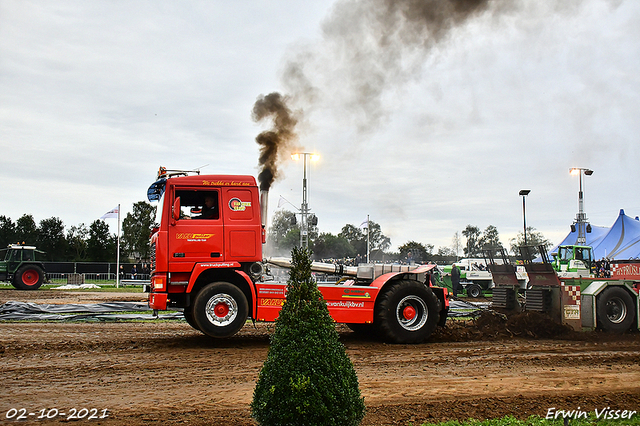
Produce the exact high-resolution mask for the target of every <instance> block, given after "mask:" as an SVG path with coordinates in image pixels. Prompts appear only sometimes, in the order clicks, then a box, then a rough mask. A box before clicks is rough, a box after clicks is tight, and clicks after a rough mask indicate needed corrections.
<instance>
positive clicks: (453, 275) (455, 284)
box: [451, 263, 460, 297]
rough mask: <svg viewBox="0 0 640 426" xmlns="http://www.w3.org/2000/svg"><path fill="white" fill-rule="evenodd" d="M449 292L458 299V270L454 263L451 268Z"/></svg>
mask: <svg viewBox="0 0 640 426" xmlns="http://www.w3.org/2000/svg"><path fill="white" fill-rule="evenodd" d="M451 290H452V291H453V297H458V292H459V291H460V268H458V267H457V266H456V264H455V263H454V264H453V266H452V267H451Z"/></svg>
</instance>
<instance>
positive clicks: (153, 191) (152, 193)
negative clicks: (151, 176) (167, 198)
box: [147, 178, 167, 201]
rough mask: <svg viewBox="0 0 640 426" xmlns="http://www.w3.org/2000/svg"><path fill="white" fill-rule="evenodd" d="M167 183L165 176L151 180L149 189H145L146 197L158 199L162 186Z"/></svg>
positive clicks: (160, 195)
mask: <svg viewBox="0 0 640 426" xmlns="http://www.w3.org/2000/svg"><path fill="white" fill-rule="evenodd" d="M166 183H167V179H166V178H162V179H158V180H157V181H155V182H153V183H152V184H151V186H150V187H149V189H147V198H148V199H149V201H158V200H159V199H160V197H162V194H164V187H165V185H166Z"/></svg>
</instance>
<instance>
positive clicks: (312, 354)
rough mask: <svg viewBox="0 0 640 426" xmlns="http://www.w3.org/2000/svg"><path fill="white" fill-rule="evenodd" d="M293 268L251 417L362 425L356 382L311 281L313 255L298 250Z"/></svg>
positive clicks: (271, 423) (265, 421)
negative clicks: (311, 256)
mask: <svg viewBox="0 0 640 426" xmlns="http://www.w3.org/2000/svg"><path fill="white" fill-rule="evenodd" d="M292 265H293V266H292V269H291V274H290V277H289V281H288V282H287V298H286V301H285V303H284V305H283V307H282V310H281V311H280V315H279V316H278V319H277V320H276V326H275V330H274V334H273V335H272V337H271V346H270V348H269V353H268V355H267V360H266V361H265V363H264V365H263V367H262V370H261V371H260V376H259V378H258V383H257V385H256V388H255V390H254V393H253V402H252V403H251V414H252V416H253V418H254V419H256V421H257V422H258V423H259V424H260V425H261V426H275V425H306V426H312V425H319V426H320V425H321V426H330V425H335V426H349V425H358V424H360V422H361V421H362V418H363V417H364V411H365V407H364V399H363V398H362V397H361V396H360V389H359V387H358V377H357V376H356V372H355V369H354V368H353V364H352V363H351V360H350V359H349V357H348V356H347V354H346V351H345V348H344V346H343V345H342V343H340V341H339V336H338V333H337V331H336V329H335V325H334V322H333V319H332V318H331V315H330V314H329V311H328V309H327V305H326V302H325V301H324V299H323V298H322V293H320V291H319V290H318V287H317V285H316V283H315V281H314V280H313V277H312V276H311V258H310V253H309V252H308V251H307V250H306V249H303V248H297V247H296V248H294V249H293V251H292Z"/></svg>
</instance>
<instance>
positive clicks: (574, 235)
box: [549, 209, 640, 260]
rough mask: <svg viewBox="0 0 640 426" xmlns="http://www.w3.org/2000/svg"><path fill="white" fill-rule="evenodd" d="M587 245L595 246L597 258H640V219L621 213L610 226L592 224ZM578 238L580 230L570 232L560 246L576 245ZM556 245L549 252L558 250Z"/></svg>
mask: <svg viewBox="0 0 640 426" xmlns="http://www.w3.org/2000/svg"><path fill="white" fill-rule="evenodd" d="M586 238H587V243H586V245H588V246H591V247H593V256H594V257H595V258H596V259H602V258H604V257H607V258H609V259H615V260H626V259H638V258H640V220H639V219H638V217H637V216H636V217H635V219H634V218H631V217H629V216H627V215H625V214H624V210H622V209H620V214H619V215H618V218H617V219H616V221H615V222H614V224H613V225H612V226H611V227H610V228H607V227H604V226H591V232H590V233H587V234H586ZM577 240H578V230H576V231H575V232H570V233H569V235H567V236H566V238H565V239H564V240H562V242H561V243H560V244H558V246H561V245H575V244H577ZM558 246H555V247H554V248H552V249H551V250H549V253H554V252H557V251H558Z"/></svg>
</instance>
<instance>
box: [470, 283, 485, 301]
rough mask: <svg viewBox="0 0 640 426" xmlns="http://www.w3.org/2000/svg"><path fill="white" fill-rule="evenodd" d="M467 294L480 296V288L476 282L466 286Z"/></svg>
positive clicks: (475, 296)
mask: <svg viewBox="0 0 640 426" xmlns="http://www.w3.org/2000/svg"><path fill="white" fill-rule="evenodd" d="M467 296H469V297H473V298H474V299H475V298H478V297H480V296H482V288H481V287H480V286H479V285H478V284H469V285H468V286H467Z"/></svg>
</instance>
